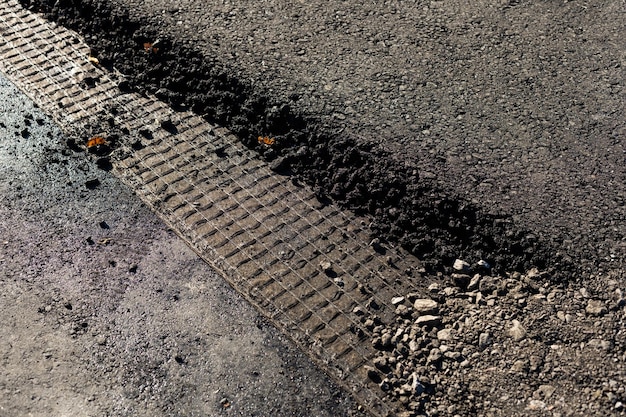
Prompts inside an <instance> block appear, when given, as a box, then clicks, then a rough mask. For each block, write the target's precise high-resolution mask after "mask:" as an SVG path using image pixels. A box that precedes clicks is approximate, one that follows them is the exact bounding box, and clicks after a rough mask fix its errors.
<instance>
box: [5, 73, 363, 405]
mask: <svg viewBox="0 0 626 417" xmlns="http://www.w3.org/2000/svg"><path fill="white" fill-rule="evenodd" d="M0 139H1V140H0V219H1V220H0V316H1V317H2V320H1V321H0V333H1V334H2V335H3V336H2V338H0V364H1V367H2V374H1V375H0V415H1V416H2V417H22V416H83V417H86V416H94V417H96V416H98V417H99V416H151V417H152V416H214V415H232V416H235V415H236V416H255V415H256V416H267V415H280V416H329V417H330V416H338V415H341V416H355V415H360V413H359V412H358V411H357V405H356V404H355V403H354V402H353V401H352V400H350V399H349V397H348V396H347V395H346V394H344V393H343V392H342V391H341V390H340V389H339V388H338V387H336V386H335V385H334V384H333V383H332V382H330V381H329V380H328V378H327V377H326V376H325V375H324V374H323V373H321V372H320V371H319V370H317V369H316V368H315V367H314V366H313V364H312V363H311V362H310V361H309V360H308V359H307V358H306V356H305V355H304V354H303V353H301V352H299V351H298V350H297V349H295V347H294V346H293V345H292V344H291V343H290V342H289V341H288V340H287V339H286V338H285V337H284V336H281V335H280V333H279V332H277V330H276V329H275V328H274V327H273V326H272V325H270V324H269V323H268V322H267V321H266V320H265V319H263V318H262V317H260V316H259V314H258V313H257V312H256V311H255V310H254V309H253V308H252V307H251V306H250V305H249V304H247V302H246V301H245V300H243V299H242V298H241V297H240V296H238V294H237V293H235V292H234V291H233V290H232V289H231V288H230V287H229V286H228V285H227V284H226V283H225V281H224V280H223V279H222V278H221V277H220V276H219V275H217V274H216V273H215V272H214V271H213V270H211V269H210V268H209V267H208V266H207V264H206V263H205V262H204V261H202V260H201V259H200V258H199V257H198V256H197V255H195V253H193V252H192V251H191V250H190V249H189V248H188V247H187V246H186V245H185V244H184V243H183V242H182V241H181V240H180V239H179V238H178V237H177V236H176V235H175V234H174V233H173V232H172V231H170V230H168V229H167V228H166V227H165V226H164V225H163V224H162V223H161V222H160V221H159V220H158V219H157V218H156V216H155V215H154V214H153V213H151V212H150V211H149V210H148V209H147V208H146V207H145V205H144V204H142V202H141V201H140V200H139V199H138V198H137V197H136V196H134V195H133V194H132V192H131V191H130V190H128V189H127V188H126V187H125V186H124V185H122V184H121V183H120V182H119V181H118V180H117V179H116V178H114V177H113V176H112V175H110V174H109V173H107V172H105V171H102V170H100V169H98V168H97V167H96V166H95V165H94V164H92V163H90V162H88V160H87V159H86V158H85V157H84V155H81V154H80V153H76V152H74V151H71V150H69V149H68V148H67V145H66V138H65V137H64V136H63V134H62V133H61V132H60V130H59V128H58V127H57V126H55V125H54V124H52V123H51V122H50V120H48V119H47V117H46V116H45V115H44V114H42V113H41V111H40V110H38V109H37V108H36V107H35V106H34V105H33V104H32V103H31V102H30V101H29V100H27V99H26V97H25V96H23V95H22V94H21V93H20V92H19V91H17V90H16V89H15V87H13V85H12V84H10V83H9V82H8V81H6V80H5V79H4V77H0Z"/></svg>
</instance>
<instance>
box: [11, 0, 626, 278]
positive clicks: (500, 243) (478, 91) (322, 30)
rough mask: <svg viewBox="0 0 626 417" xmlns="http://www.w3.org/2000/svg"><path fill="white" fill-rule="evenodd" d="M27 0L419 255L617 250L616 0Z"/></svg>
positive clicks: (475, 257) (106, 60) (619, 7)
mask: <svg viewBox="0 0 626 417" xmlns="http://www.w3.org/2000/svg"><path fill="white" fill-rule="evenodd" d="M23 4H25V5H26V6H28V7H29V8H30V9H33V10H35V11H43V12H46V13H47V15H48V16H49V17H50V18H52V19H54V20H57V21H58V22H60V23H61V24H64V25H68V26H70V27H73V28H76V29H79V31H81V32H82V33H84V34H85V36H86V39H87V41H88V43H89V44H90V45H92V47H93V53H94V55H96V56H97V57H98V58H99V59H100V61H101V62H102V63H103V64H104V65H107V66H109V67H114V68H116V69H117V70H119V71H121V72H122V73H124V74H126V75H127V77H128V86H129V88H133V89H137V90H139V91H147V92H151V93H155V94H156V95H157V96H158V97H160V98H162V99H163V100H166V101H168V102H170V103H171V104H172V105H174V106H175V107H180V108H192V109H193V110H194V111H196V112H198V113H199V114H201V115H203V116H205V117H206V118H207V119H208V120H211V121H216V122H219V123H220V124H222V125H225V126H227V127H229V128H231V129H232V130H233V131H234V132H235V133H237V134H238V136H239V137H240V138H241V140H242V141H243V142H244V143H246V144H247V145H249V146H252V147H257V146H258V143H257V137H258V136H268V137H272V138H275V139H276V143H275V146H273V147H271V148H270V149H264V148H263V147H259V152H260V153H261V154H262V155H263V156H264V157H265V158H267V159H269V160H272V161H274V167H275V168H276V169H277V170H280V171H282V172H286V173H290V174H293V175H296V176H298V177H300V178H302V179H304V180H305V181H306V182H307V183H309V184H310V185H312V186H313V187H314V188H316V189H317V190H318V192H319V194H320V195H321V196H324V197H327V198H331V199H333V200H335V201H337V202H338V203H340V204H342V205H343V206H344V207H347V208H350V209H353V210H355V211H356V212H358V213H360V214H368V215H370V216H372V219H373V225H372V226H373V227H374V229H375V230H376V231H377V234H378V235H379V236H380V237H381V238H385V239H388V240H390V241H391V242H397V243H400V244H402V245H403V246H404V247H406V248H407V249H408V250H410V251H412V252H413V253H414V254H415V255H417V256H418V257H420V258H421V259H423V260H424V261H426V262H427V263H428V264H430V265H432V269H433V271H434V270H441V269H442V268H444V269H445V268H446V267H449V266H450V265H451V264H452V261H453V260H454V259H455V258H463V259H466V260H468V261H469V262H471V263H472V262H477V261H479V260H480V259H484V260H487V261H488V262H489V263H490V264H492V265H494V266H495V267H496V269H497V270H499V271H502V272H503V271H507V270H509V271H510V270H519V271H524V270H528V269H529V268H531V267H533V266H537V267H539V268H541V269H546V270H548V271H550V273H551V274H552V275H554V276H558V277H559V278H566V279H571V278H572V277H574V278H578V277H579V274H583V275H584V274H587V275H588V274H590V273H595V272H598V271H599V270H600V271H602V270H610V269H615V268H621V267H622V265H623V263H622V262H623V258H624V247H625V243H624V218H625V210H626V209H625V205H624V199H625V190H624V189H625V185H624V184H626V181H625V180H626V178H625V168H624V166H625V164H624V155H625V153H624V152H625V151H624V135H625V133H624V132H625V129H624V101H625V100H624V68H623V65H624V59H625V58H624V52H623V51H624V48H623V38H624V35H625V30H624V29H625V28H624V19H623V17H624V9H623V7H624V6H623V4H622V3H621V2H618V1H607V2H599V3H598V2H595V3H593V4H582V3H579V2H564V3H556V2H523V1H522V2H520V1H515V2H513V1H510V2H502V1H489V2H481V3H480V4H479V3H474V4H471V5H468V4H466V3H465V2H412V3H410V4H408V3H404V2H392V1H385V2H382V1H380V2H379V1H376V2H368V3H365V4H360V3H356V2H346V1H331V2H316V1H313V2H311V1H309V2H296V3H286V2H282V1H266V2H257V3H252V4H248V3H246V4H242V3H238V2H229V1H201V2H200V1H190V0H186V1H180V2H177V3H176V4H172V3H170V2H163V1H157V0H148V1H142V2H138V1H133V0H125V1H117V0H110V1H93V0H89V1H77V0H62V1H46V0H23ZM148 44H150V45H152V44H154V48H152V47H148V48H147V49H146V48H145V46H146V45H148Z"/></svg>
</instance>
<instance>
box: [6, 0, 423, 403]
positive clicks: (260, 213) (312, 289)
mask: <svg viewBox="0 0 626 417" xmlns="http://www.w3.org/2000/svg"><path fill="white" fill-rule="evenodd" d="M0 70H1V71H2V72H4V73H5V74H6V75H7V77H8V78H9V79H11V80H12V81H13V82H14V83H15V84H16V85H17V86H18V87H19V88H21V89H22V90H23V91H25V92H26V93H27V94H28V95H30V96H31V97H32V98H33V99H34V100H35V102H36V103H37V104H38V105H39V106H41V107H42V109H43V110H44V111H45V112H47V113H48V114H50V115H51V116H52V117H53V118H54V119H55V120H56V121H57V122H58V123H59V124H60V125H61V126H62V127H63V128H64V129H68V130H72V131H84V132H87V131H89V129H91V128H92V127H93V126H94V121H95V120H97V119H98V118H100V117H101V115H102V114H104V113H106V112H108V111H110V109H112V108H115V109H116V110H117V111H116V113H115V114H116V116H115V118H114V119H115V120H114V123H115V125H117V126H123V127H124V128H125V129H127V131H128V138H122V140H120V141H119V143H120V147H119V148H118V149H117V150H116V151H115V152H114V153H113V154H112V155H111V162H112V165H113V172H114V173H115V174H116V175H117V176H118V177H120V178H121V179H122V180H123V181H124V182H125V183H126V184H128V185H129V186H131V187H132V188H133V189H134V190H135V191H136V192H137V194H138V195H139V196H140V197H141V198H142V199H143V200H144V201H145V202H146V203H147V204H149V205H150V206H151V207H152V208H153V209H154V211H155V212H156V213H157V214H158V215H159V216H160V217H161V218H162V219H163V220H164V221H165V222H166V223H168V224H169V225H170V226H171V227H172V228H173V229H174V230H175V231H176V232H177V233H178V234H179V235H180V236H181V237H182V238H183V239H185V240H186V241H187V242H188V243H189V245H190V246H191V247H192V248H193V249H194V250H195V251H196V252H197V253H198V254H199V255H200V256H202V257H203V258H204V259H205V260H206V261H207V262H208V263H209V264H211V265H212V266H214V267H215V268H216V269H217V270H218V271H220V272H221V274H222V275H223V277H224V278H225V279H226V280H227V281H228V282H229V283H230V284H231V285H232V286H233V287H234V288H235V289H236V290H238V291H239V292H240V293H241V294H243V295H244V296H245V297H246V298H247V299H248V300H250V301H251V302H252V303H253V304H254V305H255V306H256V307H257V308H259V310H260V311H261V312H262V313H263V314H265V315H266V316H267V317H268V318H270V319H271V320H272V322H273V323H274V324H275V325H276V326H277V327H279V328H280V329H281V330H282V331H284V332H285V333H287V334H288V335H289V336H290V337H291V338H292V339H293V340H294V341H295V342H296V343H297V344H298V345H299V346H300V347H301V348H302V349H303V350H304V351H305V352H307V353H308V354H309V355H310V356H311V357H312V358H313V359H314V360H315V361H316V362H317V363H318V364H319V365H320V366H321V367H322V368H323V369H324V370H325V371H327V373H329V375H331V376H332V377H333V378H334V379H336V380H337V381H338V382H339V383H340V384H341V385H343V386H344V387H345V388H347V389H348V390H349V391H350V392H351V393H353V395H354V396H355V398H356V399H357V400H358V401H359V402H361V403H362V404H363V405H364V406H366V407H367V409H369V410H370V411H371V412H372V413H373V414H376V415H387V414H391V413H392V412H393V409H394V407H393V406H392V405H390V404H386V403H385V402H384V400H383V393H382V391H381V390H380V389H379V387H377V386H376V385H375V384H373V383H372V382H371V381H369V380H368V378H367V368H366V366H367V365H371V361H372V359H373V358H374V357H375V355H376V351H375V350H374V348H373V347H372V344H371V338H372V335H371V331H370V330H368V329H367V328H366V327H365V326H364V325H363V323H362V321H363V317H364V316H363V315H362V313H365V314H366V315H367V314H370V313H371V314H376V315H377V316H379V317H380V318H381V319H382V321H383V322H387V323H388V322H391V321H393V320H394V319H395V317H394V307H393V306H392V305H391V299H392V298H393V297H395V296H398V295H406V294H408V293H410V292H415V291H416V288H414V286H413V284H412V283H411V282H412V280H415V278H413V279H409V278H408V277H407V275H406V273H405V271H406V270H407V269H410V270H412V271H416V270H417V269H418V267H419V265H418V263H417V261H416V260H415V259H414V258H412V257H410V256H409V255H407V254H405V253H402V252H400V251H397V250H394V249H391V250H390V249H387V253H386V254H385V255H381V254H380V253H378V252H376V251H375V250H374V249H373V248H372V247H371V246H370V245H369V243H368V242H369V240H370V237H369V235H368V234H367V231H366V230H365V229H366V227H364V226H363V225H364V224H365V222H364V221H363V219H359V218H355V217H353V216H351V215H350V214H347V213H345V212H343V211H341V210H339V209H337V208H336V207H334V206H332V205H324V204H321V203H320V202H319V201H318V200H317V199H316V198H315V196H314V195H313V193H312V192H311V191H309V190H307V189H306V188H304V187H301V186H297V185H295V184H294V183H293V182H292V181H291V180H290V179H289V178H288V177H283V176H280V175H276V174H274V173H273V172H272V171H271V170H270V169H269V167H268V166H267V164H266V163H264V162H263V161H261V160H259V159H258V158H256V156H255V154H254V152H253V151H251V150H249V149H247V148H245V147H244V146H243V145H241V144H240V142H239V141H238V140H237V138H235V137H234V136H233V135H232V134H230V133H229V132H228V131H227V130H226V129H223V128H218V127H215V126H211V125H209V124H208V123H206V122H205V121H204V120H203V119H201V118H199V117H197V116H195V115H193V114H191V113H176V112H174V111H172V110H171V109H169V108H168V107H167V106H166V105H164V104H163V103H161V102H159V101H157V100H156V99H154V98H150V97H148V98H146V97H142V96H139V95H136V94H127V93H122V92H121V91H120V90H119V88H118V86H117V82H116V81H115V79H116V78H117V77H118V75H115V74H109V73H106V72H105V71H103V70H102V69H100V68H98V67H97V65H95V64H94V63H93V62H90V60H89V48H88V47H87V46H86V45H85V44H84V43H82V42H81V41H80V39H79V36H78V35H76V34H75V33H72V32H70V31H67V30H66V29H63V28H59V27H56V26H55V25H54V24H51V23H49V22H47V21H45V20H43V19H41V18H40V17H38V16H36V15H33V14H32V13H30V12H28V11H26V10H24V9H22V8H21V6H19V4H18V3H17V1H16V0H10V1H5V2H2V4H1V5H0ZM88 77H91V78H90V80H94V79H95V80H97V82H95V85H94V82H93V81H92V82H90V83H89V84H90V85H89V86H88V85H87V83H85V82H84V80H85V79H86V78H88ZM163 120H170V121H172V122H173V124H174V125H175V126H176V131H175V132H173V129H167V130H165V129H163V128H161V127H160V122H162V121H163ZM96 124H97V123H96ZM146 129H148V130H151V132H152V134H151V135H150V136H152V138H151V139H150V140H144V142H145V143H146V145H147V146H145V147H142V148H141V149H133V147H131V146H129V144H130V143H132V141H133V139H131V137H133V136H136V137H139V136H140V135H139V133H138V132H140V131H142V130H146ZM259 133H262V132H259ZM88 135H89V134H86V136H87V137H88ZM135 148H139V147H135ZM327 262H328V263H330V265H331V270H323V269H322V267H321V264H322V263H327ZM414 276H415V274H414Z"/></svg>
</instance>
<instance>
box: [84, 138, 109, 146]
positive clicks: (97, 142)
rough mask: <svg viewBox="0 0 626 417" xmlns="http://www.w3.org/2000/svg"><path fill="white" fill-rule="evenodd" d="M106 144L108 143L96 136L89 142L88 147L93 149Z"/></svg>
mask: <svg viewBox="0 0 626 417" xmlns="http://www.w3.org/2000/svg"><path fill="white" fill-rule="evenodd" d="M105 143H107V142H106V140H104V138H103V137H102V136H94V137H93V138H91V139H89V140H88V141H87V147H88V148H93V147H94V146H98V145H104V144H105Z"/></svg>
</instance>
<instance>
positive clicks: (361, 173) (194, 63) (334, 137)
mask: <svg viewBox="0 0 626 417" xmlns="http://www.w3.org/2000/svg"><path fill="white" fill-rule="evenodd" d="M22 3H23V4H24V5H25V6H26V7H27V8H29V9H31V10H34V11H37V12H43V13H44V14H45V15H46V16H47V17H48V18H49V19H52V20H54V21H57V22H58V23H60V24H62V25H64V26H66V27H69V28H71V29H74V30H77V31H78V32H80V33H81V34H82V35H83V36H84V37H85V39H86V41H87V43H88V44H89V45H91V47H92V55H93V56H95V57H97V58H98V60H99V62H100V63H101V65H104V66H106V67H109V68H113V67H114V68H115V69H116V70H118V71H120V72H121V73H123V74H124V75H125V76H126V80H127V81H126V82H124V83H123V84H122V85H121V87H122V88H128V89H132V90H135V91H140V92H145V93H148V94H154V95H156V96H157V97H158V98H160V99H162V100H164V101H165V102H168V103H169V104H170V105H172V106H173V107H174V108H176V109H191V110H193V111H194V112H196V113H198V114H200V115H202V116H203V117H205V118H206V119H207V120H208V121H210V122H215V123H217V124H220V125H223V126H226V127H228V128H229V129H231V130H232V131H233V132H234V133H236V134H237V136H238V137H239V138H240V139H241V140H242V141H243V142H244V143H245V144H246V145H247V146H249V147H252V148H255V149H256V150H257V151H258V152H259V154H260V155H261V156H262V157H264V158H265V159H266V160H268V161H270V162H271V164H272V167H273V169H274V170H275V171H277V172H279V173H282V174H285V175H294V176H296V177H297V178H299V179H301V180H303V181H304V182H306V183H307V184H309V185H310V186H311V187H313V189H314V190H316V192H317V193H318V195H319V197H320V199H329V200H332V201H334V202H336V203H338V204H339V205H340V206H342V207H344V208H348V209H350V210H353V211H355V212H356V213H357V214H360V215H369V216H371V218H372V219H373V222H372V225H371V227H372V230H373V232H374V234H375V236H376V237H379V238H382V239H386V240H388V241H390V242H391V243H393V244H401V245H402V246H403V247H405V248H406V249H407V250H409V251H410V252H412V253H413V254H415V255H416V256H418V257H419V258H420V259H422V260H423V261H424V263H425V264H426V265H427V266H429V267H430V268H431V270H432V271H437V270H445V269H446V268H449V267H451V265H452V263H453V261H454V259H457V258H462V259H465V260H467V261H469V262H471V263H476V262H478V261H480V260H483V261H486V262H488V263H489V264H490V265H491V266H492V267H493V269H494V271H495V272H500V273H504V272H505V271H520V272H524V271H527V270H529V269H531V268H532V267H538V268H540V269H542V270H549V271H550V272H551V273H550V276H551V277H553V278H558V277H560V276H563V275H564V274H566V273H567V274H569V273H570V272H572V271H574V270H576V262H571V260H569V259H568V258H566V257H563V256H560V255H559V254H560V253H562V252H561V251H559V249H558V243H555V242H552V241H550V240H549V239H546V238H544V237H542V236H537V234H536V233H534V234H533V233H530V232H529V231H528V230H525V229H524V228H521V227H520V226H519V225H517V224H514V222H512V221H511V219H510V217H509V216H508V215H506V213H502V214H497V215H494V214H493V213H489V214H487V213H486V212H485V210H484V209H482V208H479V207H478V206H476V205H475V204H473V203H471V202H469V201H466V200H464V199H463V198H461V197H460V196H459V195H457V194H455V192H454V191H453V190H451V189H443V188H441V187H440V186H438V185H437V184H436V183H435V182H434V181H431V180H430V179H429V178H420V172H418V169H417V168H416V167H415V166H413V165H412V164H410V163H407V162H406V161H405V160H402V159H400V158H397V157H396V155H394V154H393V153H392V152H390V151H388V150H387V149H385V148H383V147H380V146H375V145H372V144H371V143H365V142H363V141H359V140H358V138H356V137H353V136H352V135H351V134H350V133H347V132H344V131H341V130H339V129H338V128H337V126H332V125H328V124H327V123H325V122H323V121H320V120H317V119H316V118H315V117H311V116H310V115H307V114H306V113H305V112H304V111H302V109H299V108H298V106H297V101H298V99H299V97H296V96H293V97H290V101H289V102H280V101H276V100H275V99H272V98H271V97H272V96H271V95H270V94H269V93H268V92H267V91H263V90H262V89H259V88H258V87H257V86H256V85H255V84H254V83H253V82H252V81H251V80H246V79H241V78H238V77H235V76H232V75H231V73H230V72H229V68H228V67H227V66H226V65H224V64H223V63H222V62H220V60H219V58H218V57H207V56H204V55H202V54H201V53H200V52H198V51H197V50H195V49H193V48H191V47H188V46H186V45H184V44H182V43H179V42H175V41H173V40H172V39H169V38H167V37H166V36H164V35H163V34H162V33H158V32H157V31H156V30H155V29H154V28H153V27H152V26H151V25H149V24H147V23H145V22H142V21H139V20H134V19H132V18H131V17H130V15H129V13H128V11H125V10H122V9H121V8H119V7H115V8H112V7H110V6H109V5H108V4H107V3H105V2H99V1H79V0H59V1H56V0H22ZM258 132H271V134H272V137H273V138H275V139H276V141H275V143H274V144H273V145H272V146H271V147H268V146H263V145H262V144H260V143H259V141H258Z"/></svg>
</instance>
